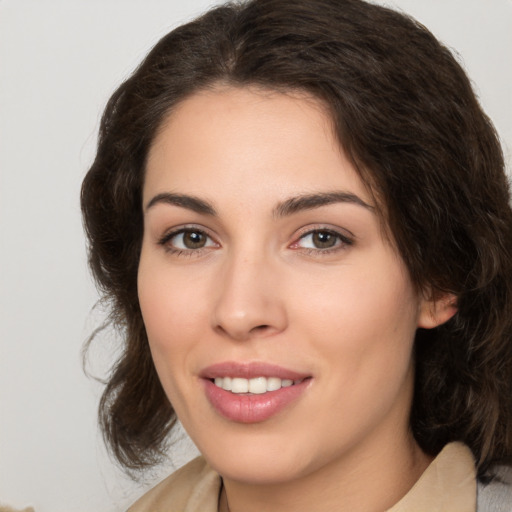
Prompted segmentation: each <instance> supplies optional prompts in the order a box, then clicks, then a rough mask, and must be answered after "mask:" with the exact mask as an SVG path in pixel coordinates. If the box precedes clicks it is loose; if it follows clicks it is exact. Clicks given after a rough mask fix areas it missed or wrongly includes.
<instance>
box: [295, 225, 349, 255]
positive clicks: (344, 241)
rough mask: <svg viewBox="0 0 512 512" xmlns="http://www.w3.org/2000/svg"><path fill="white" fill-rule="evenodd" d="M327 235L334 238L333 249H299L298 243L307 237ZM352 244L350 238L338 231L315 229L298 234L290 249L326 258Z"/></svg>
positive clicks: (323, 228)
mask: <svg viewBox="0 0 512 512" xmlns="http://www.w3.org/2000/svg"><path fill="white" fill-rule="evenodd" d="M320 233H322V234H327V235H330V236H334V237H335V238H336V241H335V245H334V246H333V247H327V248H323V249H322V248H318V247H302V248H301V247H300V246H299V243H300V241H301V240H305V239H306V238H307V237H313V236H314V235H315V234H317V235H318V234H320ZM353 244H354V240H353V238H350V237H349V236H347V235H344V234H342V233H340V232H339V231H336V230H335V229H331V228H325V227H317V228H313V229H311V228H309V229H307V230H305V231H304V232H302V233H300V234H299V237H298V238H297V241H295V242H293V243H292V244H291V245H290V247H292V248H295V249H297V250H301V251H302V252H303V253H305V254H308V255H309V254H311V255H320V256H327V255H329V254H332V253H335V252H338V251H342V250H344V249H346V248H347V247H349V246H351V245H353Z"/></svg>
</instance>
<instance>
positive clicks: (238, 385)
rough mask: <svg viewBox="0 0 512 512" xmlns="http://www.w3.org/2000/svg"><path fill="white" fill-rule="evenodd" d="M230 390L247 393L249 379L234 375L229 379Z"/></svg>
mask: <svg viewBox="0 0 512 512" xmlns="http://www.w3.org/2000/svg"><path fill="white" fill-rule="evenodd" d="M231 391H232V392H233V393H248V392H249V381H248V380H247V379H241V378H240V377H235V378H234V379H232V380H231Z"/></svg>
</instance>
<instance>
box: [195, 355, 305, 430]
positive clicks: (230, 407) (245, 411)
mask: <svg viewBox="0 0 512 512" xmlns="http://www.w3.org/2000/svg"><path fill="white" fill-rule="evenodd" d="M200 377H201V378H202V379H203V383H204V389H205V393H206V397H207V398H208V400H209V402H210V403H211V405H212V406H213V407H214V409H215V410H216V411H217V412H218V413H219V414H220V415H222V416H224V417H225V418H227V419H229V420H231V421H235V422H238V423H258V422H262V421H265V420H267V419H269V418H271V417H273V416H274V415H276V414H278V413H279V412H280V411H282V410H283V409H285V408H286V407H287V406H288V405H290V404H291V403H292V402H294V401H295V400H296V399H298V398H299V397H300V396H301V395H302V394H303V393H304V391H305V390H306V389H307V388H308V387H309V384H310V382H311V378H310V376H309V375H305V374H301V373H298V372H294V371H291V370H288V369H285V368H282V367H280V366H276V365H270V364H266V363H257V362H256V363H249V364H240V363H235V362H225V363H220V364H215V365H212V366H209V367H208V368H205V369H204V370H203V371H202V372H201V374H200ZM216 377H241V378H245V379H252V378H255V377H278V378H280V379H283V380H284V379H290V380H293V381H300V382H298V383H296V384H294V385H293V386H289V387H283V388H281V389H278V390H276V391H267V392H266V393H263V394H258V395H256V394H235V393H232V392H231V391H226V390H224V389H222V388H220V387H218V386H216V385H215V384H214V383H213V379H215V378H216Z"/></svg>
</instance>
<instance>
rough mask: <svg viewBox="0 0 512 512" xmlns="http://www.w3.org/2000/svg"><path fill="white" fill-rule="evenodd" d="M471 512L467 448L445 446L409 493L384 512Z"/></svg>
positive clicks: (472, 479) (473, 492)
mask: <svg viewBox="0 0 512 512" xmlns="http://www.w3.org/2000/svg"><path fill="white" fill-rule="evenodd" d="M412 510H414V511H416V510H417V511H420V510H421V511H423V510H425V511H426V510H428V512H446V511H450V512H451V511H456V512H475V511H476V471H475V462H474V460H473V455H472V454H471V451H470V449H469V448H468V447H467V446H466V445H464V444H462V443H450V444H447V445H446V446H445V447H444V448H443V450H442V451H441V452H440V453H439V455H438V456H437V457H436V458H435V459H434V460H433V461H432V463H431V464H430V466H429V467H428V468H427V469H426V470H425V472H424V473H423V474H422V475H421V477H420V478H419V480H418V481H417V482H416V483H415V484H414V486H413V487H412V488H411V490H410V491H409V492H408V493H407V494H406V495H405V496H404V497H403V498H402V499H401V500H400V501H399V502H398V503H397V504H396V505H394V506H393V507H391V508H390V509H388V511H387V512H410V511H412Z"/></svg>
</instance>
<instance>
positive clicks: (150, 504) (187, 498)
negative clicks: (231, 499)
mask: <svg viewBox="0 0 512 512" xmlns="http://www.w3.org/2000/svg"><path fill="white" fill-rule="evenodd" d="M220 486H221V479H220V476H219V475H218V473H216V472H215V471H214V470H213V469H212V468H210V466H208V464H207V463H206V461H205V460H204V459H203V458H202V457H197V458H196V459H194V460H192V461H191V462H189V463H188V464H186V465H185V466H183V467H182V468H180V469H178V471H176V472H175V473H173V474H172V475H170V476H168V477H167V478H165V479H164V480H162V482H160V483H159V484H158V485H157V486H156V487H154V488H153V489H151V490H150V491H149V492H147V493H146V494H144V496H142V497H141V498H140V499H139V500H137V501H136V502H135V503H134V504H133V505H132V506H131V507H130V508H129V509H128V512H167V511H169V510H180V511H183V512H217V504H218V497H219V491H220Z"/></svg>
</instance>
